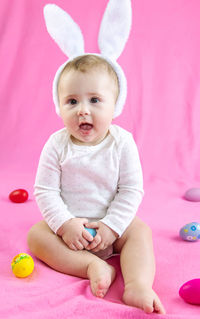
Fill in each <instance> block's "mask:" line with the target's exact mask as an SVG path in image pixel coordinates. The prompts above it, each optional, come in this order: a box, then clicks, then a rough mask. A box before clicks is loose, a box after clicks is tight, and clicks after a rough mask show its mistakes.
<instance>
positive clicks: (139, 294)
mask: <svg viewBox="0 0 200 319" xmlns="http://www.w3.org/2000/svg"><path fill="white" fill-rule="evenodd" d="M123 301H124V302H125V304H127V305H128V306H132V307H137V308H140V309H142V310H144V312H146V313H152V312H157V313H158V314H165V313H166V312H165V309H164V307H163V305H162V303H161V301H160V299H159V298H158V296H157V295H156V293H155V292H154V291H153V289H151V288H148V287H145V286H144V287H143V286H136V285H133V284H131V283H130V284H128V285H126V287H125V290H124V294H123Z"/></svg>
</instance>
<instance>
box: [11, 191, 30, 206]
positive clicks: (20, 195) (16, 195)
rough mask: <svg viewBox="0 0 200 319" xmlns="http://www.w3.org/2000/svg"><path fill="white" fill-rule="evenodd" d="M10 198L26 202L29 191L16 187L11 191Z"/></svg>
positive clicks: (14, 200) (18, 201)
mask: <svg viewBox="0 0 200 319" xmlns="http://www.w3.org/2000/svg"><path fill="white" fill-rule="evenodd" d="M9 199H10V200H11V201H12V202H14V203H24V202H25V201H26V200H27V199H28V192H27V191H26V190H25V189H16V190H14V191H12V192H11V193H10V195H9Z"/></svg>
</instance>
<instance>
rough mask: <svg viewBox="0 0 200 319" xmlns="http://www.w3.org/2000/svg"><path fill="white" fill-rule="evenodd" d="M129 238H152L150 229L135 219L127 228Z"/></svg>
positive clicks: (138, 219)
mask: <svg viewBox="0 0 200 319" xmlns="http://www.w3.org/2000/svg"><path fill="white" fill-rule="evenodd" d="M129 236H132V237H136V238H139V237H144V236H145V237H149V238H151V237H152V230H151V228H150V227H149V226H148V225H147V224H146V223H145V222H143V221H142V220H141V219H140V218H138V217H136V218H135V219H134V221H133V222H132V223H131V225H130V227H129Z"/></svg>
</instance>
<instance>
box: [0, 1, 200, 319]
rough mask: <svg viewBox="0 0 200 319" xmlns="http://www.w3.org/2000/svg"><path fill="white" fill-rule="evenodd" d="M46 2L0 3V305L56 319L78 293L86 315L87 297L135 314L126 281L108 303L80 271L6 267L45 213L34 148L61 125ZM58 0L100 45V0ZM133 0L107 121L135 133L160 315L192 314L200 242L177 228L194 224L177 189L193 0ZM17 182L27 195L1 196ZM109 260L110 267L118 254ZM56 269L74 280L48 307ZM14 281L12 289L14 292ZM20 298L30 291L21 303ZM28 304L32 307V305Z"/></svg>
mask: <svg viewBox="0 0 200 319" xmlns="http://www.w3.org/2000/svg"><path fill="white" fill-rule="evenodd" d="M46 3H48V1H46V0H34V1H31V0H20V1H18V0H12V1H11V2H10V1H7V0H1V6H0V39H1V41H0V70H1V76H0V118H1V125H0V149H1V156H0V178H1V186H0V200H1V212H0V214H1V219H2V229H1V235H0V244H1V248H2V254H1V257H0V258H1V259H0V260H1V265H3V270H2V271H1V278H0V282H1V284H3V285H4V286H5V287H6V289H7V290H6V293H5V294H4V293H2V292H1V294H3V295H1V298H0V300H1V301H0V303H2V305H1V306H3V307H1V309H0V314H1V312H2V314H3V317H2V318H13V317H12V315H13V313H12V311H11V309H14V310H13V311H16V310H18V311H19V310H20V311H19V312H18V315H17V317H16V318H24V317H25V315H26V311H27V309H28V308H29V309H30V307H31V308H32V311H33V313H31V312H30V318H34V319H35V318H51V315H52V318H53V315H55V314H58V315H59V316H58V318H64V317H63V316H62V313H66V314H68V315H71V316H72V317H73V315H72V313H73V311H72V310H73V309H74V308H73V305H74V307H75V305H76V300H77V299H76V297H77V296H78V298H79V299H80V300H79V299H78V300H79V301H80V302H81V304H82V308H83V309H86V310H85V317H86V318H90V317H91V318H92V316H93V312H92V310H91V307H90V306H91V305H93V306H95V305H96V304H97V305H99V304H101V306H102V308H101V309H99V313H100V311H103V312H102V313H100V316H99V317H101V318H102V317H103V316H104V317H105V318H107V317H106V313H107V314H108V313H109V309H110V311H112V313H113V318H118V316H119V318H120V315H121V316H124V315H126V316H127V317H126V318H132V314H137V318H143V314H142V312H140V311H139V310H135V309H134V310H133V309H132V308H129V307H126V306H123V305H121V303H120V301H119V300H120V298H121V295H120V294H121V293H122V279H119V281H118V282H116V283H115V285H116V287H118V289H119V290H118V293H116V289H114V288H113V290H111V292H110V293H109V294H110V295H108V296H107V297H106V302H104V301H99V300H97V301H96V299H95V298H93V297H92V295H91V294H90V292H89V286H88V282H87V281H83V280H79V281H77V279H75V278H71V277H68V276H64V275H62V274H58V273H56V272H53V271H52V270H51V269H49V268H47V267H46V266H45V265H43V264H42V263H41V262H39V261H37V260H36V261H35V263H36V270H35V273H34V275H33V276H32V277H29V278H28V279H27V280H24V281H20V280H19V279H16V278H14V277H13V275H12V273H10V268H9V267H10V266H9V263H10V260H11V259H12V258H13V257H14V256H15V255H16V254H17V253H19V252H20V251H26V252H28V248H27V245H26V233H27V231H28V229H29V228H30V226H31V225H32V224H33V223H34V222H36V221H38V220H40V219H41V216H40V213H39V212H38V209H37V207H36V204H35V202H34V198H33V195H32V191H33V183H34V177H35V173H36V169H37V163H38V158H39V155H40V152H41V149H42V147H43V145H44V143H45V141H46V140H47V138H48V137H49V135H50V134H51V133H53V132H54V131H56V130H57V129H60V128H62V127H63V125H62V121H61V119H59V118H58V117H57V115H56V113H55V110H54V105H53V101H52V95H51V86H52V80H53V77H54V74H55V72H56V70H57V68H58V66H60V65H61V63H63V62H64V61H65V60H66V57H65V56H64V55H63V53H62V52H61V51H60V49H59V48H58V47H57V45H56V44H55V43H54V42H53V40H52V39H51V38H50V36H49V35H48V33H47V31H46V27H45V24H44V19H43V6H44V5H45V4H46ZM55 3H56V4H57V5H59V6H60V7H62V8H63V9H64V10H66V11H67V12H68V13H69V14H70V15H71V16H72V17H73V19H74V20H75V21H76V22H77V23H78V24H79V26H80V27H81V29H82V32H83V35H84V38H85V49H86V52H98V45H97V39H98V30H99V25H100V22H101V19H102V16H103V12H104V10H105V8H106V4H107V0H99V1H93V0H82V1H81V0H73V1H69V0H56V1H55ZM132 7H133V25H132V31H131V34H130V37H129V40H128V42H127V45H126V47H125V50H124V52H123V54H122V55H121V57H120V58H119V59H118V62H119V63H120V65H121V66H122V68H123V69H124V71H125V74H126V76H127V80H128V97H127V103H126V106H125V108H124V112H123V114H122V115H121V116H120V117H119V118H117V119H116V120H115V121H114V123H116V124H118V125H120V126H122V127H124V128H125V129H127V130H129V131H131V132H132V133H133V136H134V138H135V140H136V143H137V145H138V148H139V152H140V157H141V162H142V166H143V172H144V186H145V192H146V196H145V198H144V201H143V203H142V205H141V207H140V209H139V212H138V215H139V216H140V217H141V218H143V219H144V220H145V221H146V222H148V224H149V225H150V226H151V227H152V229H153V234H154V242H155V253H156V258H157V276H156V279H155V287H156V291H157V292H158V294H159V295H160V297H161V299H162V300H163V302H164V304H165V307H166V308H167V312H168V315H167V317H166V318H168V317H173V318H184V317H185V316H186V317H188V315H192V316H193V317H192V316H191V318H197V316H198V313H199V308H198V307H195V306H191V305H188V304H186V303H184V302H183V301H182V300H181V299H180V298H179V296H178V289H179V287H180V285H181V284H182V283H184V282H185V281H187V280H190V279H193V278H195V277H200V276H199V262H197V260H199V243H192V244H191V243H189V244H188V243H185V242H182V241H180V240H179V239H178V235H177V234H178V232H179V229H180V227H182V226H183V225H184V224H186V223H188V222H191V221H199V222H200V214H199V208H200V204H199V203H190V202H186V201H184V200H183V198H182V196H183V194H184V192H185V191H186V190H187V188H190V187H198V186H200V169H199V157H200V138H199V136H200V106H199V105H200V85H199V83H200V62H199V61H200V2H199V1H198V0H163V1H160V0H135V1H132ZM91 26H92V27H91ZM20 187H22V188H26V189H27V190H28V191H29V193H30V200H29V201H28V202H27V203H25V204H21V206H20V205H17V204H12V203H10V202H9V201H8V199H7V196H8V194H9V192H10V191H12V190H13V189H15V188H20ZM187 256H188V257H187ZM111 262H113V263H115V264H116V267H118V262H119V261H118V260H114V261H111ZM52 277H53V278H54V280H55V281H56V283H57V286H56V287H57V288H56V289H58V287H60V286H61V282H63V280H65V281H66V285H72V286H73V285H74V284H75V286H76V285H77V283H79V285H80V286H76V288H77V287H78V288H77V290H76V289H75V290H73V291H74V294H73V293H72V294H71V295H70V294H69V296H66V299H65V300H64V299H63V300H57V299H55V300H57V303H56V301H55V304H54V312H52V310H51V309H50V308H51V307H50V306H49V307H50V308H48V306H47V305H49V304H51V302H52V303H53V301H52V300H53V299H54V296H55V295H56V294H57V292H56V291H55V292H54V291H53V290H51V289H53V288H52V287H51V284H50V282H51V280H50V278H52ZM120 278H121V277H120ZM59 280H60V281H59ZM27 283H28V285H29V289H28V288H27V287H28V286H27ZM49 284H50V285H49ZM85 285H86V286H87V289H86V292H85V293H84V292H83V289H84V287H85ZM30 287H31V290H30ZM44 287H46V288H44ZM73 287H74V286H73ZM22 288H23V289H22ZM79 288H80V289H79ZM15 289H17V290H18V291H19V292H20V293H19V294H17V295H16V293H15ZM26 289H27V290H26ZM40 289H41V290H40ZM62 289H63V288H62ZM81 289H82V290H81ZM120 289H121V290H120ZM49 290H51V293H50V292H49ZM40 291H41V294H42V295H43V296H44V295H45V298H46V299H45V298H44V299H42V297H41V298H39V301H40V302H41V305H42V306H41V307H40V306H39V305H40V303H38V300H37V298H35V299H34V297H33V296H36V295H37V294H40ZM63 291H64V290H62V293H63ZM54 293H55V294H54ZM65 293H67V292H65ZM68 293H69V291H68ZM34 294H35V295H34ZM25 296H26V297H27V296H29V297H30V298H29V302H28V303H27V300H26V302H25V301H24V297H25ZM70 296H72V297H73V298H72V297H70ZM52 298H53V299H52ZM67 298H68V299H67ZM70 298H72V300H71V299H70ZM25 299H26V298H25ZM66 300H68V302H69V300H70V306H69V305H68V304H67V309H68V312H65V311H64V309H66V304H65V302H66ZM86 300H87V301H86ZM109 300H112V301H114V302H115V303H114V304H113V303H110V302H109V303H108V302H107V301H109ZM73 302H74V303H73ZM90 303H91V304H90ZM19 305H20V306H19ZM35 305H37V307H39V310H38V312H37V315H36V313H34V310H33V309H34V307H35ZM43 305H45V306H44V307H43ZM29 306H30V307H29ZM52 307H53V306H52ZM70 307H71V308H70ZM84 307H85V308H84ZM106 307H107V308H106ZM75 308H76V307H75ZM49 309H50V310H49ZM69 309H71V310H69ZM40 310H41V311H40ZM104 310H105V312H104ZM70 311H71V312H70ZM77 311H78V310H77ZM15 313H16V312H15ZM79 315H80V314H79ZM79 315H78V314H77V316H75V317H74V318H79V317H78V316H79ZM95 315H96V317H98V315H97V314H96V313H95ZM139 316H141V317H139ZM82 317H83V315H82V316H81V318H82ZM104 317H103V318H104ZM144 317H145V316H144Z"/></svg>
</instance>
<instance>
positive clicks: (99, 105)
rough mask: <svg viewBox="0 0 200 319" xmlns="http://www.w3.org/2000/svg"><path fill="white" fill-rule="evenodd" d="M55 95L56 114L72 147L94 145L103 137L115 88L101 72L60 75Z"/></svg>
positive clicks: (106, 130)
mask: <svg viewBox="0 0 200 319" xmlns="http://www.w3.org/2000/svg"><path fill="white" fill-rule="evenodd" d="M58 94H59V101H60V114H61V117H62V120H63V122H64V125H65V126H66V128H67V130H68V132H69V133H70V135H71V138H72V141H73V142H74V143H75V144H79V145H81V144H83V145H96V144H98V143H100V142H101V141H102V140H103V139H104V138H105V137H106V135H107V133H108V129H109V126H110V124H111V122H112V119H113V114H114V109H115V102H116V97H117V88H116V84H115V82H114V80H113V78H112V77H111V76H110V75H109V74H108V72H107V71H105V70H100V69H99V68H98V69H97V68H95V69H93V70H89V71H88V72H84V73H83V72H80V71H76V70H70V71H66V72H65V73H63V74H62V76H61V79H60V82H59V86H58Z"/></svg>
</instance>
